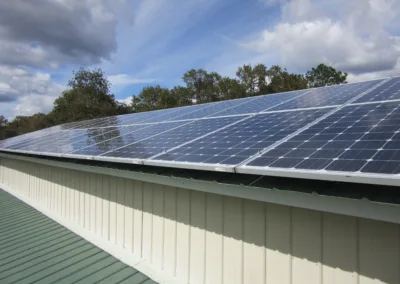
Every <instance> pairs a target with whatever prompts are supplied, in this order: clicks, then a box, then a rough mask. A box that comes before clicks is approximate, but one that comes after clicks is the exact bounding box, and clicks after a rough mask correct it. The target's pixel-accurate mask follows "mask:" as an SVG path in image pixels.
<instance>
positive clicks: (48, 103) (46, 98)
mask: <svg viewBox="0 0 400 284" xmlns="http://www.w3.org/2000/svg"><path fill="white" fill-rule="evenodd" d="M56 98H57V95H53V94H49V95H29V96H23V97H21V98H20V99H19V101H18V103H17V105H16V106H15V107H14V109H13V116H14V117H15V116H17V115H32V114H35V113H38V112H41V113H47V112H49V111H51V109H52V108H53V102H54V100H55V99H56Z"/></svg>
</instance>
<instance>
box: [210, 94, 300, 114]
mask: <svg viewBox="0 0 400 284" xmlns="http://www.w3.org/2000/svg"><path fill="white" fill-rule="evenodd" d="M305 93H307V90H303V91H294V92H288V93H281V94H274V95H269V96H260V97H255V98H253V99H251V100H248V101H247V102H246V103H244V104H241V105H239V106H236V107H232V108H230V109H227V110H224V111H222V112H217V113H215V114H214V115H212V116H224V115H239V114H249V113H258V112H263V111H267V110H269V109H271V108H272V107H274V106H277V105H279V104H282V103H284V102H287V101H290V100H293V99H295V98H297V97H299V96H301V95H303V94H305Z"/></svg>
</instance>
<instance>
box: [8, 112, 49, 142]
mask: <svg viewBox="0 0 400 284" xmlns="http://www.w3.org/2000/svg"><path fill="white" fill-rule="evenodd" d="M53 125H54V122H53V121H52V119H51V117H49V116H47V115H46V114H43V113H36V114H34V115H31V116H16V117H15V118H14V119H13V121H11V122H8V123H7V124H6V129H5V136H6V137H7V138H9V137H13V136H17V135H22V134H25V133H28V132H33V131H36V130H40V129H43V128H47V127H50V126H53Z"/></svg>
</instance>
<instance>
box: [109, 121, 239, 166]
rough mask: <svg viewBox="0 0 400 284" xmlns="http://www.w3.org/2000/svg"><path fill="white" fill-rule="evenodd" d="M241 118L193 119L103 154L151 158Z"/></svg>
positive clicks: (129, 157)
mask: <svg viewBox="0 0 400 284" xmlns="http://www.w3.org/2000/svg"><path fill="white" fill-rule="evenodd" d="M241 119H243V117H222V118H215V119H202V120H197V121H193V122H190V123H187V124H185V125H183V126H181V127H178V128H175V129H173V130H170V131H167V132H164V133H161V134H159V135H155V136H153V137H151V138H149V139H145V140H142V141H138V142H137V143H133V144H130V145H127V146H125V147H122V148H120V149H117V150H114V151H111V152H109V153H105V154H103V155H102V156H107V157H118V158H128V159H144V158H150V157H152V156H154V155H156V154H160V153H163V152H165V151H167V150H169V149H171V148H173V147H176V146H179V145H181V144H183V143H186V142H188V141H191V140H193V139H196V138H199V137H201V136H203V135H206V134H208V133H211V132H213V131H215V130H217V129H220V128H222V127H225V126H227V125H229V124H232V123H234V122H237V121H239V120H241ZM161 127H163V126H161ZM134 141H135V140H134ZM134 141H132V142H134Z"/></svg>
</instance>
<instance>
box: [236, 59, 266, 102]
mask: <svg viewBox="0 0 400 284" xmlns="http://www.w3.org/2000/svg"><path fill="white" fill-rule="evenodd" d="M236 76H237V77H238V78H239V81H240V83H241V84H242V85H243V86H244V88H245V90H246V93H247V95H248V96H254V95H260V94H264V93H265V92H266V90H267V83H266V76H267V67H266V66H265V65H264V64H257V65H256V66H254V68H253V67H252V66H251V65H243V66H242V67H239V68H238V70H237V72H236Z"/></svg>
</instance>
